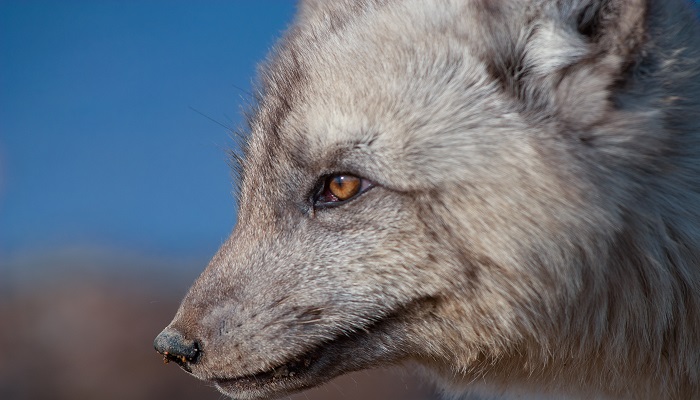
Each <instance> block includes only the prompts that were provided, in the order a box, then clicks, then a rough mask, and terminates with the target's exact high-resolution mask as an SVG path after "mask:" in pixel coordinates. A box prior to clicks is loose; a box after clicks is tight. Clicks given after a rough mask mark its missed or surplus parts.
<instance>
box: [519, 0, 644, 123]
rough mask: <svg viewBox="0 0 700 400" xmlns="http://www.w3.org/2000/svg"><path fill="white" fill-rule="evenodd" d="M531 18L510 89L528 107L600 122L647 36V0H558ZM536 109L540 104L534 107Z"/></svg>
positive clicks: (576, 120)
mask: <svg viewBox="0 0 700 400" xmlns="http://www.w3.org/2000/svg"><path fill="white" fill-rule="evenodd" d="M552 3H553V4H552V5H551V6H550V8H549V9H545V10H544V11H540V14H539V15H536V16H534V17H532V18H530V20H531V21H532V22H531V23H530V25H529V26H528V27H527V28H526V29H527V30H526V32H524V34H521V35H519V38H520V39H519V40H521V42H520V43H517V44H515V46H516V49H515V51H514V53H513V54H515V55H516V58H514V59H513V60H512V62H513V64H512V65H511V66H510V68H509V71H511V72H510V77H509V78H510V81H509V82H508V83H507V85H506V86H510V87H507V89H509V90H511V91H515V92H516V94H517V95H518V96H519V97H520V98H521V99H522V100H524V102H523V103H524V104H526V106H525V107H535V108H538V107H539V108H540V109H542V108H546V110H547V112H549V113H551V112H552V108H553V107H554V111H555V113H556V115H557V116H558V117H559V118H560V119H563V120H565V121H566V122H568V123H572V124H576V125H578V126H581V125H588V124H592V123H595V122H596V121H598V120H599V119H600V118H602V117H603V115H604V114H605V113H606V111H608V110H609V109H610V108H611V107H612V106H613V105H612V101H611V98H612V96H613V94H614V93H613V92H614V91H615V90H616V88H619V87H621V86H623V85H624V84H625V82H626V81H627V80H628V79H629V76H628V75H630V73H629V72H630V71H631V68H630V67H632V66H633V65H634V64H635V63H636V61H637V58H638V57H639V54H640V48H641V46H642V44H643V42H644V38H645V33H644V32H645V15H646V2H645V1H644V0H570V1H557V2H552ZM531 111H536V110H531Z"/></svg>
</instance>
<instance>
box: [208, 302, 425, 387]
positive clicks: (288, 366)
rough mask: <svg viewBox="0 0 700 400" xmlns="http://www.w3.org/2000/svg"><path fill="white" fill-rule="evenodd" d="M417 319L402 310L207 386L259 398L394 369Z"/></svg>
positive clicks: (423, 308) (404, 308)
mask: <svg viewBox="0 0 700 400" xmlns="http://www.w3.org/2000/svg"><path fill="white" fill-rule="evenodd" d="M416 303H418V304H416ZM413 305H414V306H415V305H419V307H418V308H419V309H422V311H424V310H425V309H426V308H431V307H432V306H433V305H434V302H433V301H431V300H428V299H420V300H418V301H414V302H413ZM414 311H415V310H414ZM407 314H408V315H407ZM419 314H420V312H419ZM416 316H417V315H416V313H415V312H410V311H408V310H407V308H406V307H401V308H400V309H399V310H397V311H395V312H393V313H390V314H388V315H385V316H384V317H383V318H381V319H379V320H377V321H375V322H373V323H371V324H369V325H368V326H366V327H365V328H363V329H361V330H356V331H355V332H354V333H350V334H341V335H338V336H337V337H336V338H335V339H331V340H328V341H325V342H323V343H320V344H317V345H316V346H315V347H312V348H311V350H308V351H306V352H301V353H300V355H298V356H294V357H292V358H290V360H288V361H286V362H283V363H281V364H278V365H277V366H274V367H272V368H269V369H267V370H264V371H260V372H257V373H253V374H249V375H242V376H238V377H233V378H228V377H224V378H213V379H210V381H211V382H212V383H214V384H215V385H216V386H217V387H218V388H219V390H220V391H222V392H224V393H226V394H228V395H232V396H233V397H234V398H240V399H263V398H270V397H274V396H282V395H287V394H290V393H293V392H297V391H301V390H304V389H307V388H311V387H313V386H317V385H319V384H321V383H324V382H326V381H328V380H330V379H333V378H335V377H337V376H339V375H342V374H345V373H348V372H352V371H357V370H360V369H364V368H366V367H368V366H369V365H371V366H372V367H380V366H382V365H388V364H394V363H396V362H399V361H400V360H401V359H403V358H404V357H405V351H406V348H407V346H406V343H404V340H403V338H405V337H406V336H407V335H406V332H404V330H405V329H406V327H407V326H410V321H411V320H412V319H413V318H412V317H416ZM358 349H361V351H358Z"/></svg>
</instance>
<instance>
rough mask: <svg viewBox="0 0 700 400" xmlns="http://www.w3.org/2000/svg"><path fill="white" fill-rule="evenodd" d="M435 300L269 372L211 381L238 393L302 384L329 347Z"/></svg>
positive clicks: (343, 343) (392, 315) (328, 342)
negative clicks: (278, 384) (273, 385)
mask: <svg viewBox="0 0 700 400" xmlns="http://www.w3.org/2000/svg"><path fill="white" fill-rule="evenodd" d="M435 301H436V298H434V297H430V296H426V297H425V298H420V299H416V300H414V301H412V302H410V303H409V304H407V305H402V306H400V307H398V308H397V309H396V310H394V311H393V312H390V313H388V314H385V315H384V316H382V317H381V318H379V319H377V320H375V321H372V322H370V323H369V324H367V325H366V326H365V327H363V328H358V329H355V330H354V331H353V332H352V333H350V334H338V335H337V336H336V337H335V338H333V339H330V340H326V341H323V342H321V343H317V344H315V345H314V346H313V347H311V348H310V350H307V351H305V352H302V353H300V355H297V356H293V357H291V358H290V361H287V362H285V363H282V364H279V365H277V366H275V367H273V368H270V369H268V370H265V371H261V372H257V373H253V374H248V375H241V376H238V377H233V378H214V379H211V381H212V382H214V383H216V384H220V385H224V386H229V387H230V386H233V387H235V388H237V389H239V390H246V389H254V388H261V387H262V386H264V385H267V384H270V383H274V382H277V383H292V382H296V383H297V384H299V383H302V382H303V380H304V379H305V378H308V376H309V375H310V374H311V373H312V370H313V368H314V367H315V366H316V365H317V364H318V363H319V361H323V360H322V358H324V355H326V354H328V352H329V351H332V350H329V348H343V347H344V346H346V345H347V343H348V342H353V341H356V340H359V339H360V338H361V337H362V336H365V335H371V334H372V332H373V331H376V330H377V329H381V328H379V327H381V326H383V325H384V324H386V323H390V322H391V321H392V320H395V318H396V317H397V316H398V315H400V314H401V313H402V311H403V310H404V309H406V308H409V307H410V306H411V305H413V304H416V303H418V304H420V303H425V304H428V305H430V304H434V303H435ZM428 308H430V307H428ZM326 361H328V360H326Z"/></svg>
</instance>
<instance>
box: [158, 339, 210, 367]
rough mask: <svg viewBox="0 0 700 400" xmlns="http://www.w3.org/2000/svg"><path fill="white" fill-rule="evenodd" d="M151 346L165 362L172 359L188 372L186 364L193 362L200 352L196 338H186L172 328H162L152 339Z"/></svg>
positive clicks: (196, 359)
mask: <svg viewBox="0 0 700 400" xmlns="http://www.w3.org/2000/svg"><path fill="white" fill-rule="evenodd" d="M153 347H155V349H156V351H157V352H158V353H160V354H162V355H163V357H164V358H163V360H164V361H165V362H166V363H167V362H169V361H174V362H176V363H177V364H178V365H180V366H181V367H183V368H184V369H185V370H187V371H188V372H189V367H188V364H195V363H196V362H197V361H198V360H199V356H200V354H201V353H202V350H201V347H200V345H199V343H198V342H197V341H196V340H191V339H187V338H185V336H184V335H182V333H180V332H178V331H177V330H175V329H172V328H166V329H165V330H163V332H161V333H160V334H159V335H158V336H157V337H156V339H155V340H154V341H153Z"/></svg>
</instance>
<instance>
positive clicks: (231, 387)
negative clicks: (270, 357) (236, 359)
mask: <svg viewBox="0 0 700 400" xmlns="http://www.w3.org/2000/svg"><path fill="white" fill-rule="evenodd" d="M327 346H328V345H324V346H319V347H318V348H316V349H314V350H312V351H309V352H307V353H305V354H304V355H303V356H299V357H296V358H294V359H293V360H291V361H288V362H286V363H283V364H280V365H278V366H276V367H273V368H271V369H268V370H265V371H262V372H258V373H255V374H250V375H243V376H239V377H234V378H214V379H212V382H213V383H215V384H216V386H218V387H219V389H220V390H223V391H225V392H229V393H236V394H239V395H240V394H241V393H242V392H249V393H251V394H253V395H254V394H255V393H259V394H260V395H262V394H266V395H269V393H270V392H271V391H273V392H274V391H278V390H285V391H297V390H303V389H304V388H306V387H310V386H313V385H314V384H316V383H317V381H318V379H319V378H316V379H314V376H315V374H314V372H315V370H320V369H322V368H315V367H316V366H317V364H319V363H318V361H319V360H320V359H321V358H322V357H323V354H324V353H326V352H327V351H328V350H324V347H327ZM324 364H325V363H324ZM312 380H313V381H314V382H315V383H312V382H311V381H312ZM251 398H255V397H251Z"/></svg>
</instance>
